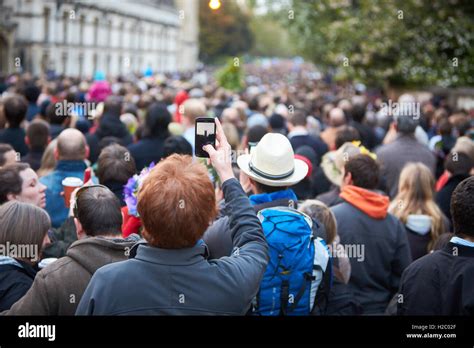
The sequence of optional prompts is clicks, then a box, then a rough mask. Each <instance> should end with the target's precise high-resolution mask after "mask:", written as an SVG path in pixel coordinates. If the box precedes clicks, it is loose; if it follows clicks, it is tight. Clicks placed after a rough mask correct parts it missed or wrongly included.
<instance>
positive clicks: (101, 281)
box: [76, 179, 268, 315]
mask: <svg viewBox="0 0 474 348" xmlns="http://www.w3.org/2000/svg"><path fill="white" fill-rule="evenodd" d="M222 188H223V191H224V197H225V199H226V202H228V203H227V204H228V206H229V207H228V208H229V211H230V215H229V225H230V228H231V235H232V242H233V246H234V250H236V251H235V252H234V253H233V254H232V256H230V257H223V258H221V259H218V260H210V261H209V260H207V246H206V245H205V244H204V243H203V242H200V243H198V244H197V245H196V246H194V247H192V248H188V249H180V250H164V249H159V248H155V247H151V246H148V245H144V244H141V245H139V246H138V247H137V250H136V255H134V256H133V254H132V255H131V256H132V258H131V259H129V260H127V261H123V262H118V263H114V264H111V265H107V266H105V267H102V268H101V269H99V270H98V271H97V272H96V273H95V274H94V276H93V277H92V280H91V282H90V283H89V286H88V287H87V289H86V291H85V293H84V296H83V297H82V300H81V303H80V304H79V307H78V309H77V312H76V315H244V314H246V312H247V311H248V309H249V308H250V305H251V301H252V299H253V297H254V296H255V295H256V293H257V290H258V288H259V285H260V281H261V279H262V277H263V274H264V272H265V268H266V265H267V262H268V247H267V243H266V241H265V237H264V235H263V232H262V228H261V225H260V222H259V220H258V218H257V216H256V214H255V212H254V210H253V208H252V206H251V205H250V201H249V199H248V198H247V196H246V195H245V193H244V191H243V190H242V187H241V186H240V184H239V182H238V181H237V180H236V179H230V180H227V181H226V182H224V184H223V185H222Z"/></svg>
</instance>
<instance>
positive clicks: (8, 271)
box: [0, 257, 37, 312]
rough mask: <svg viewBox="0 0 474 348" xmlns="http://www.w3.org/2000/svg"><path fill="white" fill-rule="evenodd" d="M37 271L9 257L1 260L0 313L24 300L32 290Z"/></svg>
mask: <svg viewBox="0 0 474 348" xmlns="http://www.w3.org/2000/svg"><path fill="white" fill-rule="evenodd" d="M36 272H37V270H36V269H35V268H33V267H32V266H31V265H29V264H27V263H25V262H22V261H19V260H14V259H12V258H9V257H2V258H1V259H0V312H2V311H4V310H7V309H10V307H11V306H12V305H13V304H14V303H15V302H16V301H18V300H19V299H20V298H22V297H23V296H24V295H25V294H26V293H27V291H28V290H29V289H30V287H31V285H32V284H33V280H34V279H35V276H36Z"/></svg>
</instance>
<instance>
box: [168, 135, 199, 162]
mask: <svg viewBox="0 0 474 348" xmlns="http://www.w3.org/2000/svg"><path fill="white" fill-rule="evenodd" d="M173 154H178V155H188V156H192V155H193V147H192V146H191V144H190V143H189V142H188V141H187V140H186V138H184V137H182V136H180V135H175V136H172V137H169V138H167V139H166V140H165V143H164V145H163V158H166V157H169V156H171V155H173Z"/></svg>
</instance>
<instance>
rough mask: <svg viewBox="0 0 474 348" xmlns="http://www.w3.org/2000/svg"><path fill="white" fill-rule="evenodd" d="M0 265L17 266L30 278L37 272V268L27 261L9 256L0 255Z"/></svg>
mask: <svg viewBox="0 0 474 348" xmlns="http://www.w3.org/2000/svg"><path fill="white" fill-rule="evenodd" d="M0 265H5V266H14V267H17V268H19V269H21V270H22V271H23V272H24V273H26V274H27V275H29V276H30V277H31V278H34V277H35V275H36V273H37V270H36V269H35V268H34V267H33V266H32V265H30V264H29V263H27V262H25V261H22V260H18V259H15V258H13V257H10V256H0Z"/></svg>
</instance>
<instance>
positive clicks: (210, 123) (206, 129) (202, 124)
mask: <svg viewBox="0 0 474 348" xmlns="http://www.w3.org/2000/svg"><path fill="white" fill-rule="evenodd" d="M194 129H195V134H194V154H195V155H196V157H203V158H209V154H208V153H207V152H206V151H204V150H203V146H205V145H212V146H213V147H214V148H215V147H216V122H215V121H214V118H210V117H199V118H197V119H196V121H195V127H194Z"/></svg>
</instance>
